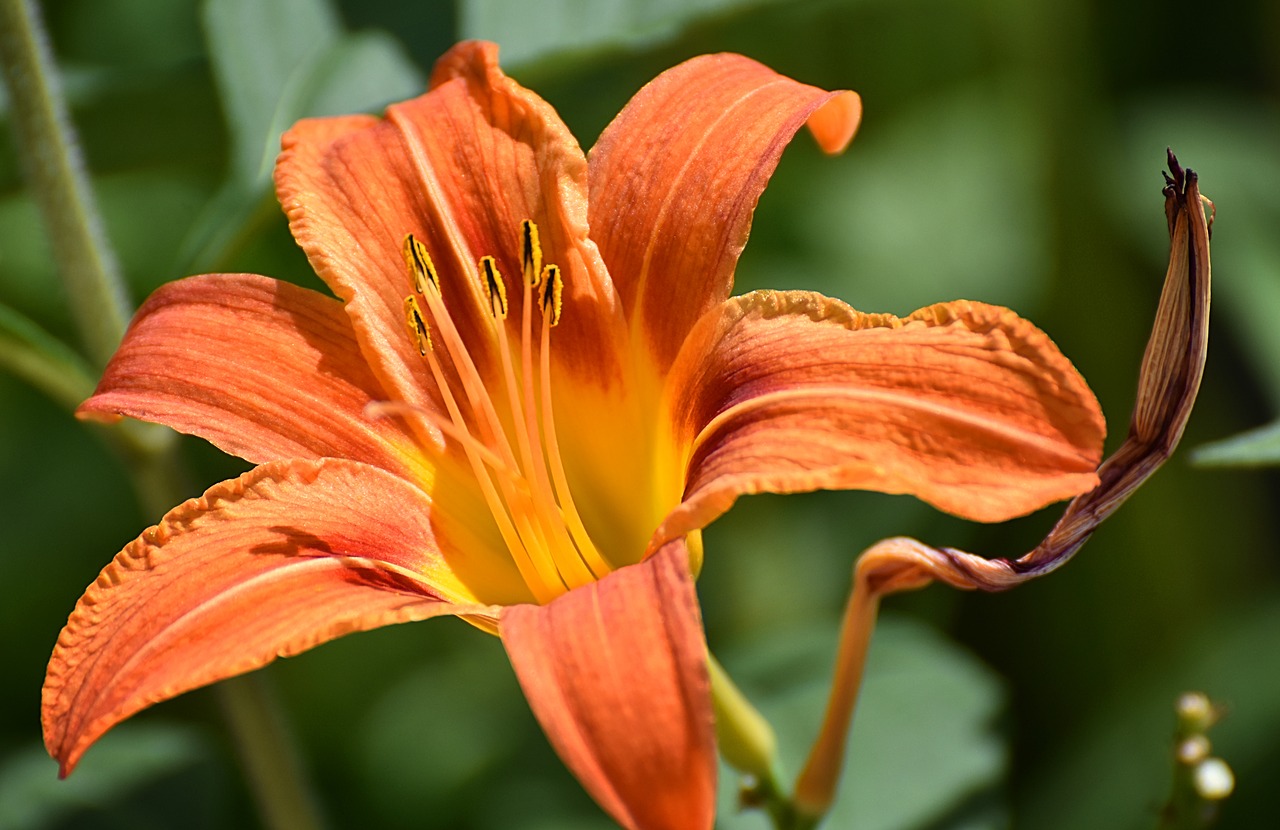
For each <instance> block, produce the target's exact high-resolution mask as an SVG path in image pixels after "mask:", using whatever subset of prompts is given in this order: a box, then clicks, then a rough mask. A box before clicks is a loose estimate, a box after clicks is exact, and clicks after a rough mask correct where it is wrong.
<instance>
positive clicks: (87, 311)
mask: <svg viewBox="0 0 1280 830" xmlns="http://www.w3.org/2000/svg"><path fill="white" fill-rule="evenodd" d="M53 69H54V67H53V60H52V57H51V55H50V51H49V47H48V43H47V40H46V38H45V35H44V31H43V28H42V26H41V22H40V17H39V14H38V11H37V9H36V8H35V6H34V4H33V3H31V2H28V1H27V0H0V70H2V71H3V74H4V78H5V82H6V84H7V86H8V90H9V97H10V104H11V110H10V111H11V120H12V121H13V124H14V129H15V131H16V133H17V138H18V141H17V147H18V152H19V155H20V156H21V160H22V164H23V167H24V170H25V171H26V175H27V179H28V185H29V187H30V189H31V193H32V195H33V198H34V200H35V202H36V204H37V206H38V208H39V210H40V213H41V216H42V219H43V221H44V223H45V226H46V229H47V231H48V234H49V239H50V248H51V249H52V251H53V254H54V257H55V259H56V260H57V266H58V272H59V274H60V275H61V278H62V280H63V284H64V287H65V288H66V291H67V295H68V301H69V303H70V307H71V312H72V316H73V318H74V319H75V321H76V324H77V326H78V327H79V330H80V334H81V337H82V338H83V340H84V343H85V347H86V349H87V350H88V354H89V355H90V356H91V358H92V360H93V361H94V362H96V363H97V364H98V365H99V366H104V365H106V362H107V360H108V359H109V358H110V357H111V354H112V353H113V352H114V351H115V349H116V347H117V346H118V345H119V343H120V338H121V337H122V336H123V333H124V330H125V326H126V324H127V322H128V319H129V316H130V305H129V302H128V300H127V298H126V293H125V290H124V286H123V282H122V280H121V279H120V275H119V270H118V268H117V267H116V264H115V258H114V256H113V254H112V252H111V249H110V247H109V246H108V244H107V242H106V237H105V235H104V234H103V232H102V223H101V220H100V218H99V216H98V213H97V209H96V205H95V204H94V200H93V193H92V190H91V188H90V186H89V181H88V177H87V175H86V174H85V170H84V165H83V163H82V161H81V158H80V154H79V151H78V148H77V146H76V141H75V134H74V131H73V129H72V127H71V122H70V120H69V118H68V117H67V108H66V103H65V101H64V99H63V97H62V95H61V90H60V88H59V86H58V84H57V81H56V77H57V76H56V74H55V73H54V71H53ZM9 317H12V318H13V319H9ZM15 321H16V322H15ZM0 322H9V323H13V325H10V326H8V327H7V329H5V330H2V331H0V345H3V346H14V347H16V348H15V349H13V350H9V349H7V348H6V356H7V360H6V362H5V366H6V367H7V368H9V369H11V370H13V371H14V372H15V373H17V374H18V375H19V376H21V377H23V378H25V379H27V380H28V381H30V382H32V383H33V384H34V385H36V386H37V387H38V388H40V389H42V390H43V391H45V392H46V393H47V394H49V395H50V396H51V397H53V398H54V399H55V400H57V401H59V402H61V403H64V404H67V405H68V406H75V405H76V404H78V403H79V401H80V400H83V398H84V396H85V395H86V394H87V393H88V391H89V390H90V388H91V385H92V382H91V381H90V380H88V371H87V370H86V368H85V366H84V363H83V361H81V360H80V359H79V358H78V356H76V355H74V354H73V353H72V352H71V351H70V350H69V349H67V348H66V347H65V346H64V345H63V344H61V343H57V342H56V341H53V339H52V338H49V337H48V336H47V335H44V334H43V333H42V332H41V331H40V330H39V329H38V328H36V327H34V326H32V325H29V324H27V323H26V322H25V321H23V320H22V319H21V318H20V317H18V316H17V315H8V316H6V318H5V319H4V320H0ZM46 341H49V342H46ZM138 426H139V425H130V424H122V425H120V426H119V427H115V428H112V431H113V433H118V432H119V430H125V431H128V430H137V432H138V434H137V435H131V437H130V438H129V439H128V440H125V435H124V434H123V433H119V434H120V438H113V439H112V443H113V445H115V446H117V447H119V448H122V449H123V450H125V452H124V457H125V459H126V461H127V462H128V464H129V468H130V471H131V473H132V477H133V484H134V487H135V490H136V492H137V494H138V498H139V501H140V502H141V503H142V505H143V509H144V510H145V511H146V512H147V513H148V514H149V515H150V516H152V517H153V518H159V516H160V514H161V512H162V511H163V510H165V509H167V508H168V507H170V506H172V505H173V504H176V503H177V502H178V501H180V500H181V499H182V498H183V496H184V495H185V494H186V493H187V492H188V489H189V488H187V487H184V486H182V484H181V483H180V482H181V480H182V478H183V476H182V473H181V470H180V469H179V467H180V465H179V463H178V460H177V456H176V454H175V453H174V442H173V441H170V440H149V437H154V436H148V435H146V434H145V431H144V430H138ZM135 439H136V440H135ZM215 690H216V691H215V694H217V695H218V697H219V699H220V703H221V706H222V710H223V712H224V714H225V716H226V718H227V721H228V724H229V728H230V730H231V733H232V736H233V738H234V739H235V743H236V747H237V750H238V751H239V755H240V761H241V765H242V766H243V768H244V772H245V775H246V777H247V778H248V781H249V787H250V789H251V790H252V791H253V794H254V796H255V798H256V800H257V804H258V809H259V812H260V814H261V815H262V818H263V822H264V824H265V825H266V826H267V827H270V828H272V829H273V830H313V828H319V827H321V826H322V822H321V821H320V818H319V815H318V813H317V810H316V806H315V801H314V799H313V798H312V797H311V794H310V793H311V790H310V788H309V787H308V786H307V785H306V784H305V781H304V777H303V775H302V769H301V765H300V764H299V763H298V759H297V756H296V754H295V753H294V752H293V748H292V744H291V743H290V742H289V740H288V737H289V735H288V730H287V729H286V728H285V727H284V721H283V717H282V715H281V713H280V711H279V708H278V707H277V706H276V705H275V702H274V700H273V698H272V696H271V694H270V693H269V692H268V691H267V689H266V687H265V683H264V682H263V680H262V678H260V677H254V678H235V679H232V680H228V681H224V682H223V683H221V684H218V686H216V687H215Z"/></svg>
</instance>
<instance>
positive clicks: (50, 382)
mask: <svg viewBox="0 0 1280 830" xmlns="http://www.w3.org/2000/svg"><path fill="white" fill-rule="evenodd" d="M0 369H5V370H7V371H8V372H10V373H12V374H13V375H14V376H16V377H19V378H21V379H22V380H25V381H26V382H27V383H29V384H31V385H32V386H34V387H35V388H36V389H39V390H40V391H41V392H43V393H45V394H46V395H48V396H49V397H50V398H52V399H53V400H54V402H55V403H58V404H60V405H62V406H64V407H66V408H67V409H68V410H73V409H75V408H76V407H77V406H79V405H80V402H81V401H83V400H84V399H85V398H87V397H89V395H91V394H92V393H93V374H92V373H91V372H90V370H89V367H88V366H86V365H85V362H84V358H82V357H80V355H78V354H76V352H75V351H74V350H73V349H71V348H69V347H68V346H67V345H66V344H65V343H63V342H62V341H61V340H58V339H57V338H56V337H54V336H53V335H51V334H49V333H48V332H46V331H45V330H44V329H42V328H40V327H39V326H38V325H36V324H35V323H33V322H32V321H31V320H28V319H27V318H26V317H23V316H22V315H21V314H19V313H18V312H16V311H14V310H13V309H11V308H8V307H6V306H2V305H0Z"/></svg>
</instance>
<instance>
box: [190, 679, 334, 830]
mask: <svg viewBox="0 0 1280 830" xmlns="http://www.w3.org/2000/svg"><path fill="white" fill-rule="evenodd" d="M213 691H214V693H215V694H217V696H218V703H219V705H220V706H221V707H222V712H223V714H224V715H225V716H226V719H227V723H228V724H229V725H230V727H231V735H232V738H233V739H234V740H235V743H236V749H237V751H238V752H239V753H240V758H241V759H242V761H243V762H244V764H245V767H246V771H247V772H248V776H247V777H248V780H249V786H250V787H251V788H252V789H253V794H254V798H255V800H256V801H257V804H258V810H259V812H260V813H261V817H262V822H263V824H264V825H265V826H267V827H273V828H277V830H285V828H289V830H313V828H319V827H321V826H323V824H324V823H323V821H321V819H320V812H319V809H318V807H317V805H316V801H315V799H314V798H312V797H311V793H310V791H309V790H306V789H303V788H302V787H300V786H298V782H300V781H301V780H302V778H303V771H302V764H301V761H300V760H299V758H298V754H297V752H296V751H295V750H294V742H293V739H292V738H293V736H292V735H290V734H289V732H288V730H287V729H286V728H285V724H284V721H283V720H282V719H281V718H280V716H279V713H280V707H279V705H278V704H277V701H276V699H275V694H274V692H273V690H272V687H271V686H270V684H268V683H266V682H265V681H264V678H263V677H262V675H261V674H259V673H254V674H246V675H242V676H240V677H232V678H230V679H227V680H224V681H222V682H221V683H218V684H217V685H215V686H214V687H213Z"/></svg>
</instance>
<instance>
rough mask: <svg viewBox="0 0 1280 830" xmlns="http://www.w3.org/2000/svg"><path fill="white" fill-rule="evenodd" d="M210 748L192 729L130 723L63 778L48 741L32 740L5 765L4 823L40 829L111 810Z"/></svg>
mask: <svg viewBox="0 0 1280 830" xmlns="http://www.w3.org/2000/svg"><path fill="white" fill-rule="evenodd" d="M205 752H206V750H205V749H204V747H203V746H202V744H201V742H200V740H199V738H198V737H197V734H196V733H195V732H194V731H192V730H190V729H186V728H179V727H176V726H159V725H156V724H148V725H145V726H144V725H138V724H127V725H125V726H121V727H118V728H116V729H114V730H112V731H111V732H110V733H109V734H108V735H107V736H106V737H104V738H103V739H102V740H101V741H100V742H99V743H98V744H97V745H95V746H94V748H93V751H92V752H91V753H89V754H88V755H87V756H86V757H85V761H84V763H82V764H81V765H80V766H79V767H78V768H77V769H76V772H75V774H74V775H72V776H70V777H69V778H67V779H66V780H65V781H59V780H58V771H57V765H56V764H55V763H54V762H53V761H52V760H51V759H50V758H49V756H48V754H47V753H46V752H45V750H44V747H42V746H38V745H32V746H30V747H29V748H27V749H26V750H23V751H20V752H16V753H13V754H11V755H9V756H8V758H7V760H6V761H5V763H4V766H3V767H0V827H3V828H5V829H6V830H34V828H40V827H49V826H52V825H53V824H54V823H55V822H57V821H59V820H62V819H65V818H66V817H68V816H71V815H74V814H75V813H78V812H81V811H86V810H92V811H99V812H101V811H105V810H106V809H108V808H109V807H110V806H111V805H112V804H114V803H117V802H119V801H121V800H123V799H124V798H126V797H128V795H129V794H130V793H131V792H132V791H135V790H137V789H139V788H141V787H144V786H146V785H147V784H150V783H152V782H154V781H157V780H159V779H161V778H165V777H168V776H171V775H173V774H174V773H176V772H180V771H181V770H183V769H184V768H187V767H189V766H191V765H193V764H195V763H196V762H197V761H198V760H200V759H201V758H202V757H203V755H204V754H205Z"/></svg>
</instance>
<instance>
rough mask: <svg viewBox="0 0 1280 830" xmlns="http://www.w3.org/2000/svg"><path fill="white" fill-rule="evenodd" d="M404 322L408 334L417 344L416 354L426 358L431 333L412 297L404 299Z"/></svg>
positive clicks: (416, 302)
mask: <svg viewBox="0 0 1280 830" xmlns="http://www.w3.org/2000/svg"><path fill="white" fill-rule="evenodd" d="M404 321H405V325H406V326H407V327H408V329H409V333H410V334H412V335H413V339H414V341H415V342H416V343H417V344H418V354H420V355H422V356H423V357H426V356H427V351H428V350H429V349H430V348H431V331H430V330H429V329H428V328H427V321H426V318H424V317H423V316H422V309H421V308H419V307H418V301H417V300H415V299H414V298H413V297H405V298H404Z"/></svg>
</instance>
